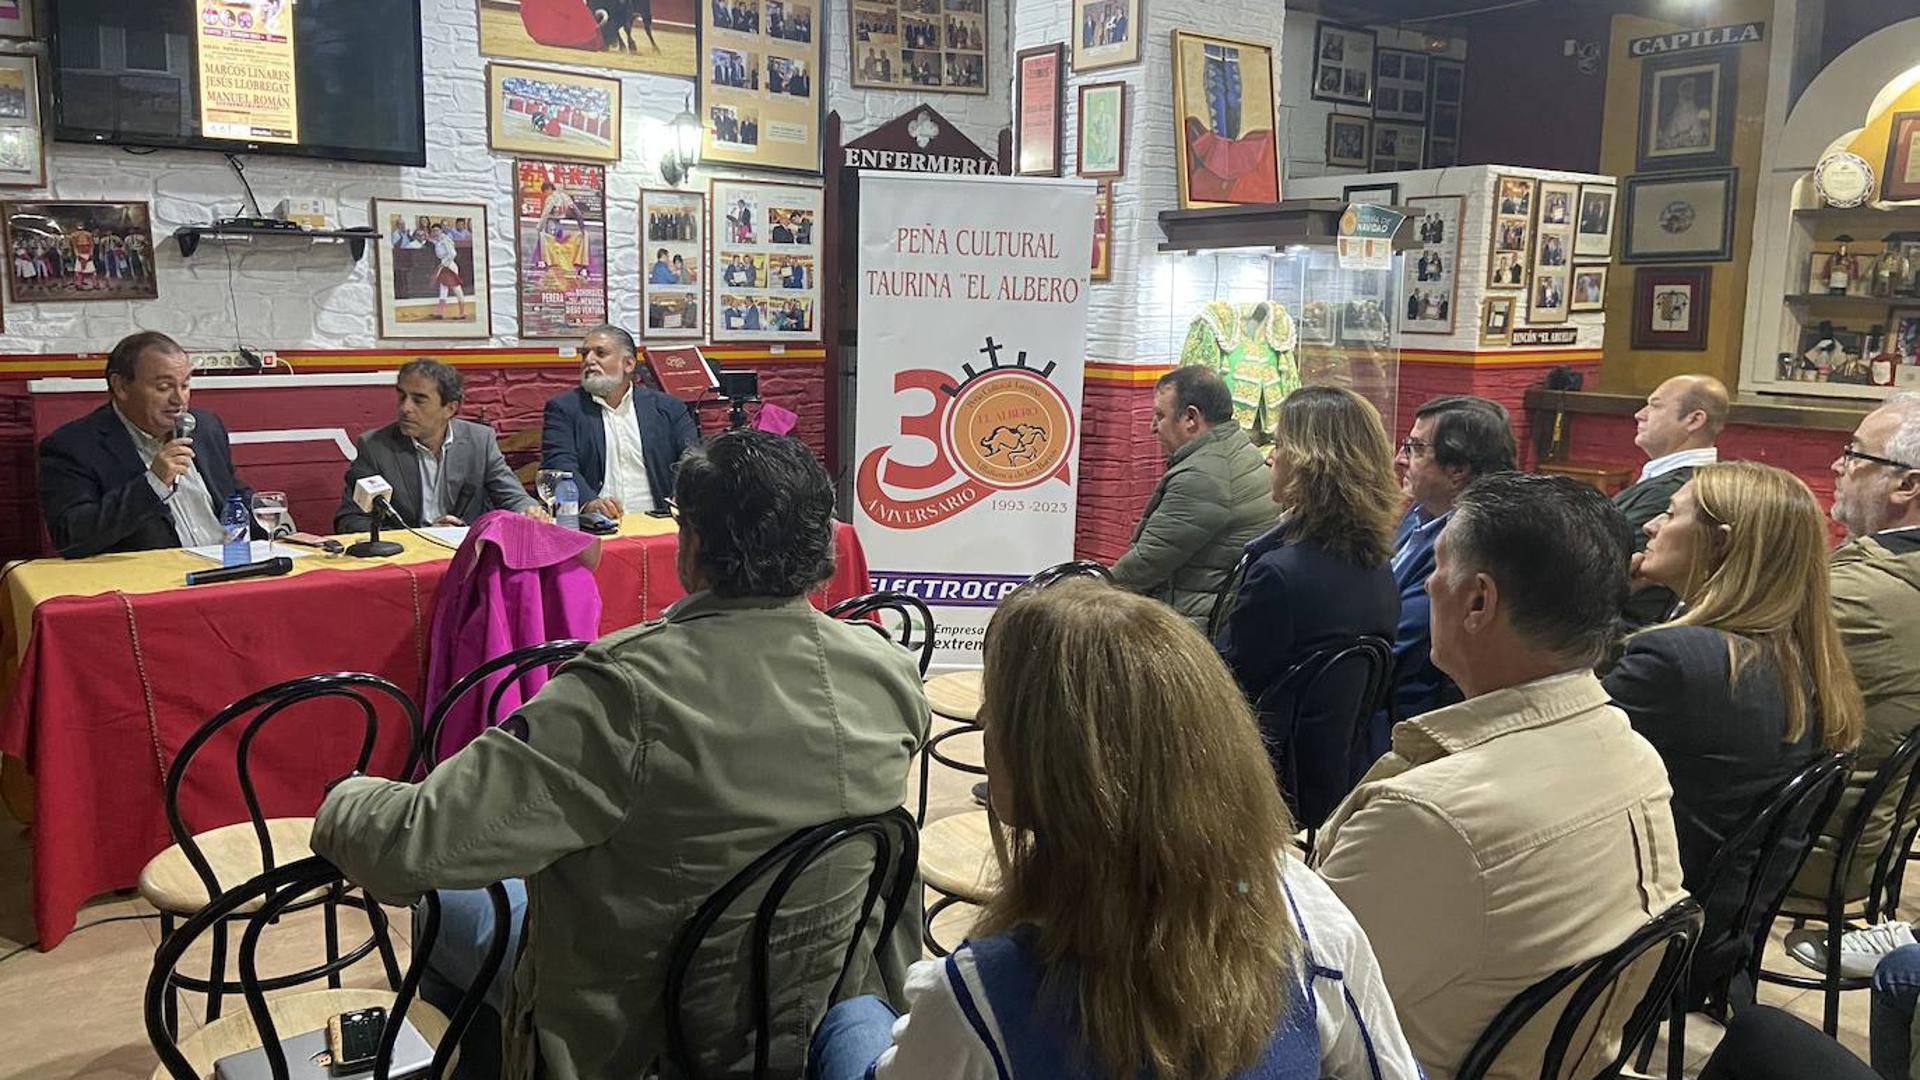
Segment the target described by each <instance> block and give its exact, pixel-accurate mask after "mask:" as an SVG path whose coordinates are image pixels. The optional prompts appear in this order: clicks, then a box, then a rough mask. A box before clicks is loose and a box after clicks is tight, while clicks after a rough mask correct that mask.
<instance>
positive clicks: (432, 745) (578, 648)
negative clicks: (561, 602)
mask: <svg viewBox="0 0 1920 1080" xmlns="http://www.w3.org/2000/svg"><path fill="white" fill-rule="evenodd" d="M590 644H592V643H591V642H586V641H575V640H572V639H563V640H560V641H549V642H545V643H543V644H540V645H529V646H527V647H526V648H524V649H515V650H514V651H512V652H510V653H504V654H502V655H500V656H496V657H494V658H493V659H491V660H488V661H487V662H486V663H484V664H481V665H479V666H478V667H476V668H474V669H473V670H472V671H469V672H467V673H466V674H465V675H463V676H461V678H460V681H458V682H456V683H454V684H453V685H452V686H449V687H448V688H447V692H446V693H445V694H444V695H442V696H441V698H440V700H439V701H438V702H437V703H436V704H435V705H434V706H433V711H431V712H429V713H428V714H427V734H426V739H425V741H424V742H423V744H422V746H421V757H422V759H423V766H422V767H423V769H426V770H431V769H432V768H433V767H434V766H435V765H438V764H439V763H440V760H441V754H440V738H441V729H442V728H444V727H445V726H446V723H447V715H448V714H449V713H451V712H452V711H453V709H454V707H455V706H456V705H458V704H459V703H460V702H461V701H463V700H465V698H466V696H467V695H468V694H471V693H473V692H474V690H475V689H476V688H481V687H483V685H484V684H485V683H487V682H489V681H495V685H494V687H493V689H492V691H490V692H488V694H487V707H486V712H484V713H482V714H481V716H482V719H483V724H484V726H485V727H490V728H492V727H499V726H500V725H501V724H502V723H504V722H505V721H506V719H507V718H506V717H504V716H501V715H500V702H501V701H502V699H504V698H505V697H506V695H507V691H508V690H510V689H512V688H513V687H515V686H518V685H520V683H521V681H522V680H524V679H525V678H526V677H527V676H528V675H531V674H532V673H533V672H535V671H539V670H542V669H545V668H552V667H557V666H558V665H560V664H564V663H566V662H567V661H568V660H571V659H573V658H574V657H576V656H579V655H580V653H581V652H582V651H583V650H584V649H586V647H587V646H588V645H590ZM496 680H497V681H496ZM527 696H531V695H527ZM448 756H451V754H449V755H448Z"/></svg>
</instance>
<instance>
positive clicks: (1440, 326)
mask: <svg viewBox="0 0 1920 1080" xmlns="http://www.w3.org/2000/svg"><path fill="white" fill-rule="evenodd" d="M1406 205H1407V206H1408V208H1409V209H1410V210H1411V211H1412V213H1411V214H1409V215H1408V216H1410V217H1412V218H1413V219H1414V236H1415V237H1416V238H1417V239H1418V240H1419V241H1420V247H1419V248H1418V249H1417V250H1413V251H1408V252H1407V253H1406V254H1405V256H1404V257H1403V258H1402V259H1401V286H1400V294H1401V296H1402V297H1404V300H1403V301H1402V302H1403V303H1404V304H1405V305H1406V307H1405V310H1403V311H1402V312H1401V313H1400V314H1401V319H1400V332H1401V333H1403V334H1451V333H1453V332H1454V326H1455V321H1456V316H1457V314H1458V307H1459V304H1460V227H1461V225H1463V224H1464V223H1465V221H1466V205H1467V200H1466V198H1465V197H1464V196H1460V195H1421V196H1416V197H1414V198H1411V199H1408V200H1407V203H1406Z"/></svg>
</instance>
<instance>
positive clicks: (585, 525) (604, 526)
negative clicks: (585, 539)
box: [580, 513, 620, 536]
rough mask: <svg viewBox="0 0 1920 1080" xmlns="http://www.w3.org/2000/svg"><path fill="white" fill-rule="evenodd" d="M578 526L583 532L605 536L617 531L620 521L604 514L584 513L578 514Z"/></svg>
mask: <svg viewBox="0 0 1920 1080" xmlns="http://www.w3.org/2000/svg"><path fill="white" fill-rule="evenodd" d="M580 528H581V529H582V530H583V531H585V532H590V533H594V534H596V535H600V536H605V535H608V534H610V533H617V532H619V531H620V523H619V522H617V521H615V520H613V519H612V518H610V517H608V516H607V515H605V514H600V513H586V514H581V515H580Z"/></svg>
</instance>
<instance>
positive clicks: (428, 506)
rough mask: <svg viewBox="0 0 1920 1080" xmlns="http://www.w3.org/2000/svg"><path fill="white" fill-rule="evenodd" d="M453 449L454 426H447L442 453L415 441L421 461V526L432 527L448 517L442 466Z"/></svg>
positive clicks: (415, 447) (441, 448)
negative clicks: (441, 479)
mask: <svg viewBox="0 0 1920 1080" xmlns="http://www.w3.org/2000/svg"><path fill="white" fill-rule="evenodd" d="M452 448H453V425H452V424H448V425H447V436H446V438H445V439H443V440H441V443H440V453H439V454H438V455H435V454H434V452H433V451H432V450H429V449H427V448H426V447H424V446H422V445H420V441H419V440H418V439H416V440H414V443H413V452H414V454H415V456H417V457H418V458H419V459H420V524H422V525H431V524H433V523H434V522H436V521H439V520H440V519H441V518H442V517H445V516H446V513H447V507H446V495H445V493H444V492H443V491H442V490H441V485H440V466H441V465H442V464H444V463H445V462H446V460H447V451H448V450H450V449H452Z"/></svg>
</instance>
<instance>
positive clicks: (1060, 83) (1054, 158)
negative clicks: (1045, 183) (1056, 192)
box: [1013, 42, 1067, 176]
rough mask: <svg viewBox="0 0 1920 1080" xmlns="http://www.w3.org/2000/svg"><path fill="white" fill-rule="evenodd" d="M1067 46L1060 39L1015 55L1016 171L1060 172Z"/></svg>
mask: <svg viewBox="0 0 1920 1080" xmlns="http://www.w3.org/2000/svg"><path fill="white" fill-rule="evenodd" d="M1066 57H1067V47H1066V46H1065V45H1064V44H1061V43H1059V42H1056V43H1054V44H1052V45H1041V46H1038V47H1036V48H1032V49H1021V50H1020V51H1019V52H1018V53H1016V54H1015V55H1014V61H1013V70H1014V80H1013V174H1014V175H1015V176H1059V175H1060V155H1061V138H1060V126H1061V111H1062V110H1063V109H1064V108H1065V104H1064V102H1065V96H1064V95H1065V93H1066V89H1065V88H1066V62H1067V61H1066Z"/></svg>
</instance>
